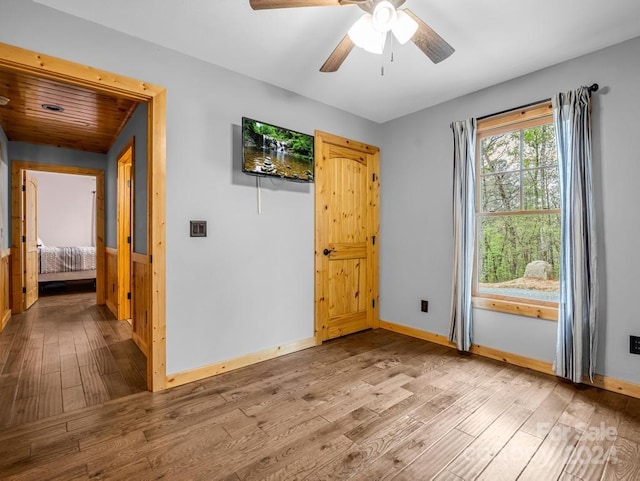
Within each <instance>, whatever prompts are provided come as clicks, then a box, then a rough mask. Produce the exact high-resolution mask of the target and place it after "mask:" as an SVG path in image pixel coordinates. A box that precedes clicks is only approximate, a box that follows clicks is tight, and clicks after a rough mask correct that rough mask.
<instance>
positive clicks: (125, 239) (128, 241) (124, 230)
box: [117, 144, 133, 319]
mask: <svg viewBox="0 0 640 481" xmlns="http://www.w3.org/2000/svg"><path fill="white" fill-rule="evenodd" d="M132 165H133V145H132V144H129V145H128V146H127V147H126V148H125V149H124V150H123V152H122V153H121V154H120V156H119V157H118V209H117V210H118V287H117V290H118V296H117V297H118V319H131V247H132V243H133V232H132V226H131V224H132V215H131V209H132V205H133V202H132V192H133V175H132V173H133V171H132Z"/></svg>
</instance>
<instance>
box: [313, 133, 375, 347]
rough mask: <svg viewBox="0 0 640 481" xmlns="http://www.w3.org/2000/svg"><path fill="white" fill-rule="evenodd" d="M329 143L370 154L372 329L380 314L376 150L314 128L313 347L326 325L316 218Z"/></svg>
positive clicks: (320, 234)
mask: <svg viewBox="0 0 640 481" xmlns="http://www.w3.org/2000/svg"><path fill="white" fill-rule="evenodd" d="M322 143H329V144H332V145H338V146H341V147H344V148H347V149H352V150H356V151H359V152H362V153H363V154H365V155H371V162H372V165H370V166H368V169H367V171H368V172H369V173H370V175H373V176H374V179H373V181H372V182H371V183H370V184H369V186H370V187H369V192H368V196H367V197H368V201H369V202H368V203H369V207H372V206H373V207H375V209H371V208H369V209H367V249H368V250H369V251H368V255H367V257H368V261H367V262H368V265H367V269H368V270H369V272H371V273H372V280H371V282H372V286H371V295H372V297H373V299H374V300H375V305H374V306H372V309H370V310H368V319H367V322H368V325H369V326H371V327H372V328H373V329H378V328H379V327H380V316H379V311H378V307H379V306H378V304H379V289H380V287H379V265H380V262H379V250H378V244H379V242H378V241H379V239H377V238H378V237H379V232H380V220H379V219H380V216H379V214H380V212H379V209H380V149H379V148H378V147H375V146H373V145H368V144H364V143H362V142H357V141H354V140H350V139H347V138H344V137H340V136H337V135H334V134H330V133H327V132H322V131H319V130H316V132H315V145H314V157H315V159H314V160H315V185H316V188H315V257H314V264H315V293H314V304H315V306H314V307H315V323H314V326H315V333H314V336H315V340H316V346H319V345H321V344H322V342H323V341H324V340H325V339H326V337H327V336H326V329H327V326H324V325H323V323H322V319H323V317H324V310H325V307H324V304H323V302H324V297H322V298H320V296H319V293H320V292H322V276H321V268H320V265H321V263H322V261H323V258H324V257H325V256H324V253H323V250H324V248H325V247H326V246H327V245H328V243H327V241H326V239H325V236H326V233H325V232H324V227H323V226H322V225H321V222H320V219H321V218H322V213H323V212H324V210H325V209H326V208H327V206H326V205H325V204H324V203H323V202H322V195H323V194H324V190H323V189H324V182H323V179H324V177H323V175H324V172H323V168H322V167H323V165H322V161H323V157H322V156H323V153H322V151H321V148H320V146H321V144H322ZM370 236H376V242H375V243H374V242H369V240H370V239H369V238H370Z"/></svg>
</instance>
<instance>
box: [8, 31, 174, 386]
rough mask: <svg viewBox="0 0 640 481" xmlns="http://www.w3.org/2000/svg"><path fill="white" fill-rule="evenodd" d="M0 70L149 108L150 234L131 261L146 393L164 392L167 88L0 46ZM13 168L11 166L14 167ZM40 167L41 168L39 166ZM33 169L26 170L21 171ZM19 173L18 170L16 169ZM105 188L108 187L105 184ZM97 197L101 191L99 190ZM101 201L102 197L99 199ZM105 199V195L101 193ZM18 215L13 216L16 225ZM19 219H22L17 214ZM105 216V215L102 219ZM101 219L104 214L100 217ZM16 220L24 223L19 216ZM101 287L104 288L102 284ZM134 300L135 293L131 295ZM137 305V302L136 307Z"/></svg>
mask: <svg viewBox="0 0 640 481" xmlns="http://www.w3.org/2000/svg"><path fill="white" fill-rule="evenodd" d="M0 69H3V70H4V71H7V72H11V73H16V74H23V75H25V74H26V75H29V76H31V77H33V78H37V79H48V80H53V81H56V82H60V83H63V84H66V85H71V86H74V87H79V88H82V89H85V90H86V91H88V92H93V93H97V94H103V95H108V96H111V97H114V98H117V99H129V100H134V101H137V102H144V103H146V104H147V107H148V108H147V111H148V114H147V122H148V124H147V125H148V146H149V148H148V162H147V178H148V186H147V192H148V208H147V216H148V233H147V245H148V249H147V252H148V253H147V254H145V255H144V256H142V257H144V258H142V257H141V256H133V261H134V262H136V259H137V260H138V261H139V262H138V264H139V268H137V269H135V268H134V276H135V275H136V272H137V273H138V275H139V276H141V278H140V279H137V280H136V281H135V283H134V284H135V285H136V286H139V288H140V292H139V295H138V296H137V298H138V300H139V304H138V305H137V306H133V311H134V316H135V312H137V313H139V314H140V317H141V318H144V323H143V326H144V328H145V330H146V332H145V335H147V336H148V337H147V339H146V342H147V345H148V346H149V348H148V355H147V362H146V371H147V376H146V378H147V383H148V389H150V390H152V391H158V390H162V389H164V388H165V387H166V342H165V331H166V327H165V289H166V287H165V286H166V271H165V257H166V251H165V152H166V141H165V139H166V91H165V89H164V88H162V87H159V86H156V85H152V84H148V83H146V82H141V81H137V80H134V79H130V78H127V77H123V76H120V75H116V74H112V73H110V72H106V71H101V70H98V69H94V68H91V67H86V66H83V65H80V64H76V63H74V62H69V61H66V60H62V59H58V58H54V57H50V56H48V55H44V54H40V53H37V52H32V51H29V50H25V49H22V48H19V47H14V46H11V45H7V44H2V43H0ZM12 164H13V163H12ZM35 165H36V166H37V164H35ZM24 168H26V169H27V170H29V169H31V166H23V169H24ZM15 170H16V169H13V168H12V181H11V184H12V187H11V188H12V197H13V198H15V196H16V194H19V192H16V191H15V189H17V188H18V187H17V186H18V185H20V182H19V179H14V178H13V177H14V171H15ZM17 170H18V171H19V170H20V169H17ZM103 182H104V181H103ZM96 190H97V191H99V187H97V189H96ZM96 195H97V196H98V192H97V193H96ZM102 195H104V192H102ZM15 214H16V213H13V212H12V219H13V216H14V215H15ZM18 214H19V213H18ZM101 214H102V215H104V210H103V211H102V213H101ZM98 215H100V212H98ZM17 219H20V215H18V217H17ZM12 231H13V233H14V235H12V242H11V263H12V274H11V290H12V307H13V308H14V309H15V310H16V312H15V313H19V312H22V310H23V309H24V302H23V299H22V295H23V292H22V288H23V286H24V285H23V282H22V281H23V275H24V269H23V261H22V255H20V254H19V252H20V251H21V244H22V242H21V237H17V235H16V234H15V232H16V231H15V229H12ZM100 245H102V252H104V232H103V235H102V236H97V242H96V247H97V248H98V246H100ZM104 260H105V259H104V256H101V255H98V256H97V258H96V264H97V265H96V271H97V272H96V300H97V302H98V304H104V302H105V297H104V296H105V288H104V279H105V274H104V271H105V265H104ZM101 283H102V284H101ZM133 297H134V298H135V297H136V296H135V293H134V295H133ZM134 304H135V302H134Z"/></svg>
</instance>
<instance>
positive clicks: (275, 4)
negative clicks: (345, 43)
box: [249, 0, 342, 10]
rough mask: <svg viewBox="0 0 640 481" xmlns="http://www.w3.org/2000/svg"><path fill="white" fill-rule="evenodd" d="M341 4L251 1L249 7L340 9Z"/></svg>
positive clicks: (301, 0)
mask: <svg viewBox="0 0 640 481" xmlns="http://www.w3.org/2000/svg"><path fill="white" fill-rule="evenodd" d="M341 4H342V2H341V1H340V0H249V5H251V8H253V9H254V10H267V9H272V8H293V7H338V6H340V5H341Z"/></svg>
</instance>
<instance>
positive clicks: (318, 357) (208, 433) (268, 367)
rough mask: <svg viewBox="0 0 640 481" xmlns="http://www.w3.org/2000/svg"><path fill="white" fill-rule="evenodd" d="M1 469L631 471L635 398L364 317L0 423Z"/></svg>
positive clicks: (506, 474) (0, 472) (477, 474)
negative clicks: (276, 347)
mask: <svg viewBox="0 0 640 481" xmlns="http://www.w3.org/2000/svg"><path fill="white" fill-rule="evenodd" d="M45 335H46V329H45ZM58 342H59V343H60V341H59V340H58ZM41 348H42V350H43V352H44V344H43V345H42V347H41ZM53 357H54V356H53V355H52V359H53ZM42 358H43V365H44V364H46V363H47V362H49V361H48V360H44V359H45V356H43V357H42ZM52 362H53V361H52ZM89 365H92V366H93V368H92V369H95V370H98V372H99V365H100V364H99V363H98V362H94V363H93V364H89ZM83 366H87V364H83ZM43 371H44V369H43ZM47 372H48V371H47ZM82 375H83V374H82V370H81V372H80V377H82ZM76 376H77V373H76ZM60 382H62V381H60ZM61 387H62V386H59V385H58V384H56V383H55V382H53V381H51V386H50V387H49V388H50V389H51V390H57V389H60V388H61ZM28 388H31V387H30V386H25V389H28ZM97 399H99V396H96V399H95V400H96V401H97ZM25 408H29V406H25ZM30 409H33V408H30ZM0 478H2V479H23V480H40V479H48V480H81V479H123V480H124V479H126V480H140V479H169V480H196V479H201V480H303V479H304V480H346V479H349V480H366V481H370V480H388V479H394V480H411V481H416V480H417V481H422V480H428V479H437V480H455V481H460V480H472V479H482V480H490V481H496V480H515V479H520V480H536V481H547V480H562V481H569V480H574V481H575V480H582V481H586V480H623V479H624V480H639V479H640V400H637V399H632V398H627V397H625V396H623V395H620V394H616V393H611V392H605V391H600V390H598V389H596V388H591V387H584V388H582V387H581V388H576V387H574V386H573V385H570V384H566V383H564V382H560V381H558V380H557V379H556V378H554V377H551V376H547V375H542V374H538V373H535V372H532V371H528V370H525V369H522V368H518V367H513V366H508V365H506V364H502V363H499V362H497V361H492V360H487V359H483V358H480V357H476V356H463V355H459V354H458V353H457V352H456V351H454V350H452V349H449V348H445V347H441V346H437V345H434V344H430V343H428V342H424V341H420V340H417V339H412V338H408V337H405V336H402V335H399V334H395V333H391V332H388V331H383V330H378V331H368V332H363V333H359V334H355V335H352V336H348V337H345V338H341V339H337V340H334V341H330V342H327V343H325V344H323V345H322V346H319V347H316V348H312V349H308V350H306V351H302V352H298V353H295V354H291V355H288V356H284V357H281V358H278V359H273V360H270V361H267V362H263V363H261V364H256V365H253V366H249V367H247V368H244V369H240V370H237V371H233V372H229V373H226V374H223V375H220V376H217V377H212V378H209V379H206V380H202V381H198V382H194V383H191V384H187V385H184V386H180V387H176V388H173V389H169V390H166V391H163V392H159V393H149V392H142V393H138V394H134V395H131V396H128V397H125V398H120V399H116V400H111V401H106V402H104V403H101V404H99V405H96V406H91V407H86V408H82V409H80V410H76V411H73V412H70V413H62V414H56V415H54V416H52V417H50V418H47V419H43V420H38V421H34V422H31V423H26V424H22V425H20V426H16V427H8V428H4V429H3V430H0Z"/></svg>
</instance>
